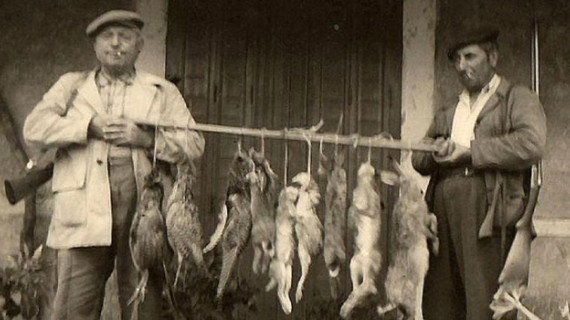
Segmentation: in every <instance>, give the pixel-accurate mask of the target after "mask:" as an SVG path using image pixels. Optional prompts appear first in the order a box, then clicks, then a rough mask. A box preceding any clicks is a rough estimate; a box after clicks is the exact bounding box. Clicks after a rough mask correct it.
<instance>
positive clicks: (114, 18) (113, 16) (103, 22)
mask: <svg viewBox="0 0 570 320" xmlns="http://www.w3.org/2000/svg"><path fill="white" fill-rule="evenodd" d="M109 24H119V25H123V26H126V27H130V28H138V29H142V27H143V26H144V21H143V20H142V18H141V16H140V15H139V14H138V13H136V12H133V11H127V10H111V11H107V12H105V13H103V14H102V15H100V16H98V17H97V18H95V20H93V21H91V23H90V24H89V25H88V26H87V28H86V29H85V34H87V36H88V37H94V36H96V35H97V34H98V33H99V31H101V30H102V29H103V27H105V26H108V25H109Z"/></svg>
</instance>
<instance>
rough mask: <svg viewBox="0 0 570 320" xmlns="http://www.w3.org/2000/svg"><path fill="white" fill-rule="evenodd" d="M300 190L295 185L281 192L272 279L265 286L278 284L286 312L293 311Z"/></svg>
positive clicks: (271, 287) (268, 289)
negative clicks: (291, 295) (291, 293)
mask: <svg viewBox="0 0 570 320" xmlns="http://www.w3.org/2000/svg"><path fill="white" fill-rule="evenodd" d="M298 195H299V191H298V190H297V188H294V187H285V188H284V189H283V190H282V191H281V193H280V194H279V206H278V207H277V216H276V221H275V222H276V227H277V230H276V234H275V257H274V258H273V260H271V264H270V267H269V275H270V277H271V280H270V281H269V283H268V284H267V286H266V287H265V290H266V291H270V290H272V289H273V288H275V286H277V298H278V299H279V303H280V304H281V309H283V312H285V314H290V313H291V311H292V305H291V299H290V298H289V291H290V290H291V282H292V277H293V258H294V255H295V234H294V230H295V229H294V228H295V214H296V213H295V211H296V208H295V202H296V201H297V198H298Z"/></svg>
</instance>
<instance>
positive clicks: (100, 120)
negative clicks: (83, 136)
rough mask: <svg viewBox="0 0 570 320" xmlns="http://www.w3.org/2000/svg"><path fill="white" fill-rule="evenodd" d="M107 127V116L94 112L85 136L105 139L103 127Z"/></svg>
mask: <svg viewBox="0 0 570 320" xmlns="http://www.w3.org/2000/svg"><path fill="white" fill-rule="evenodd" d="M106 127H107V118H106V117H102V116H100V115H98V114H96V115H95V116H94V117H93V118H92V119H91V122H89V127H88V129H87V136H88V137H90V138H95V139H102V140H104V139H105V128H106Z"/></svg>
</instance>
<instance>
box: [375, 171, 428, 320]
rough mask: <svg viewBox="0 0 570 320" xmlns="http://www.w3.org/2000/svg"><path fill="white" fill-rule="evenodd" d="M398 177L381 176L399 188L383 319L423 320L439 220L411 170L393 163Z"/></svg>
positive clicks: (394, 214) (381, 308)
mask: <svg viewBox="0 0 570 320" xmlns="http://www.w3.org/2000/svg"><path fill="white" fill-rule="evenodd" d="M393 165H394V168H395V169H396V171H397V174H396V173H394V172H390V171H383V172H382V173H381V180H382V182H384V183H386V184H389V185H399V186H400V198H399V199H398V201H397V202H396V205H395V207H394V211H393V213H392V217H391V222H392V225H391V239H390V254H391V259H390V265H389V267H388V274H387V276H386V281H385V288H386V297H387V305H385V306H384V307H378V313H379V314H380V315H382V314H384V313H386V312H388V311H391V310H393V309H397V311H398V318H399V319H402V318H405V319H415V320H419V319H423V314H422V294H423V284H424V278H425V276H426V273H427V271H428V265H429V251H428V241H427V239H430V240H431V243H432V250H433V252H434V254H437V251H438V245H439V243H438V239H437V220H436V217H435V215H434V214H433V213H430V212H429V211H428V208H427V204H426V203H425V201H424V198H423V193H422V190H421V188H420V186H419V185H418V183H417V181H416V180H415V177H414V176H413V175H412V169H411V168H403V167H402V166H400V164H398V163H397V162H396V161H393Z"/></svg>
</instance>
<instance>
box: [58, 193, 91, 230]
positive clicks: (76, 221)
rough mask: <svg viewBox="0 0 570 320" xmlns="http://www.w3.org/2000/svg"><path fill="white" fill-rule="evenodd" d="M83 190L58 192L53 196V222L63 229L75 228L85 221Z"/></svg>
mask: <svg viewBox="0 0 570 320" xmlns="http://www.w3.org/2000/svg"><path fill="white" fill-rule="evenodd" d="M84 201H85V194H84V190H72V191H65V192H58V193H56V194H55V195H54V208H53V211H54V215H53V219H54V220H55V222H56V223H57V224H58V225H60V226H63V227H77V226H81V225H83V224H85V222H86V221H87V208H86V206H85V202H84Z"/></svg>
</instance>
